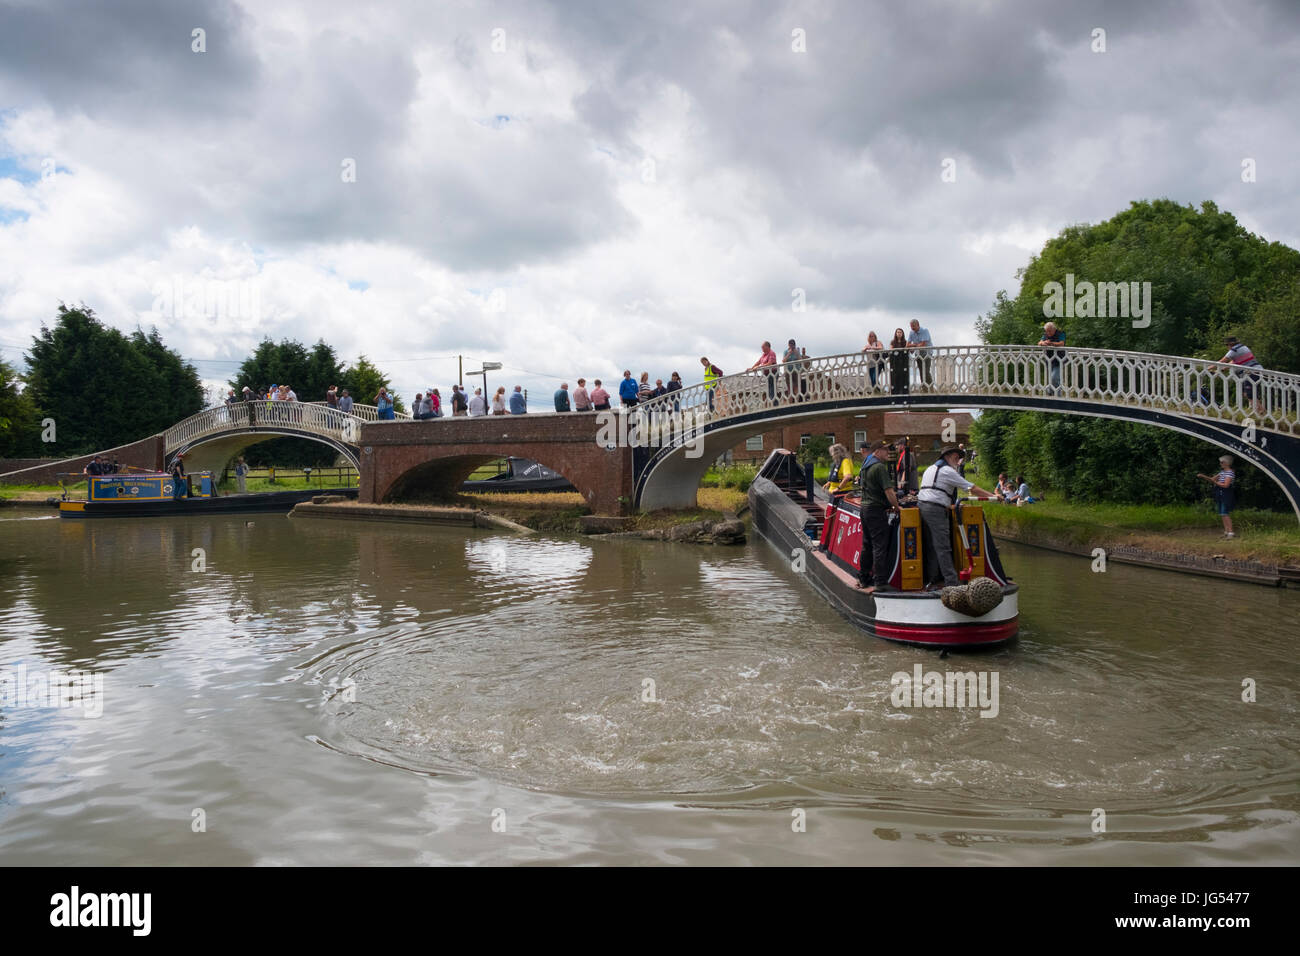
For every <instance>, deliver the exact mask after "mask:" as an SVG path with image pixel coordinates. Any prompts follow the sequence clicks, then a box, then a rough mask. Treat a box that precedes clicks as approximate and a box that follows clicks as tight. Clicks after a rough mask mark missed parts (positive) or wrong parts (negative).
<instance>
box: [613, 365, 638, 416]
mask: <svg viewBox="0 0 1300 956" xmlns="http://www.w3.org/2000/svg"><path fill="white" fill-rule="evenodd" d="M638 394H640V391H639V389H638V388H637V386H636V379H634V378H633V377H632V370H631V369H627V368H625V369H623V381H621V382H619V383H618V397H619V398H621V399H622V400H623V407H624V408H636V404H637V395H638Z"/></svg>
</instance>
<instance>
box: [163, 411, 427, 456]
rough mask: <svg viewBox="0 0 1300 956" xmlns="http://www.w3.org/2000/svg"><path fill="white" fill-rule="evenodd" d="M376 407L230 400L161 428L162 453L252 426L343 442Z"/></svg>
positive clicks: (352, 439)
mask: <svg viewBox="0 0 1300 956" xmlns="http://www.w3.org/2000/svg"><path fill="white" fill-rule="evenodd" d="M396 417H397V418H398V419H409V418H410V417H411V416H410V415H409V414H407V413H406V412H398V413H397V414H396ZM378 418H379V410H378V409H377V408H376V407H375V406H374V405H353V406H352V411H351V412H350V413H349V412H341V411H339V410H338V409H337V408H331V407H330V406H329V405H327V404H326V403H324V402H267V401H261V400H258V401H252V402H234V403H233V404H231V405H218V406H217V407H216V408H209V409H205V410H204V411H201V412H199V413H198V414H197V415H191V416H190V417H189V418H187V419H185V420H184V421H181V422H177V423H176V424H175V425H173V426H172V427H171V428H169V429H167V431H165V432H163V444H164V453H165V454H168V455H170V454H171V453H172V452H173V451H175V450H176V449H177V448H184V447H186V446H188V445H190V444H193V443H194V442H195V441H197V440H199V439H202V438H207V437H209V436H212V435H220V434H223V433H235V432H246V431H249V430H250V429H253V428H265V429H267V430H270V431H274V430H275V429H276V428H277V427H279V428H291V429H293V430H294V431H302V432H309V433H311V434H313V435H320V436H321V437H322V438H332V439H333V440H335V441H338V442H342V443H343V444H346V445H355V444H356V443H357V442H358V441H359V440H360V433H361V425H362V423H363V422H373V421H377V420H378Z"/></svg>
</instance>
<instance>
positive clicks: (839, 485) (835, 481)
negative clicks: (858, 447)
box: [826, 442, 853, 494]
mask: <svg viewBox="0 0 1300 956" xmlns="http://www.w3.org/2000/svg"><path fill="white" fill-rule="evenodd" d="M852 487H853V456H852V455H850V454H849V450H848V449H847V448H845V447H844V446H843V445H841V444H840V443H839V442H836V443H835V444H834V445H831V476H830V480H829V481H827V482H826V490H827V491H829V492H830V493H831V494H836V493H837V492H841V493H842V492H845V491H849V490H850V489H851V488H852Z"/></svg>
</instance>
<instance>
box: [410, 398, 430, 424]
mask: <svg viewBox="0 0 1300 956" xmlns="http://www.w3.org/2000/svg"><path fill="white" fill-rule="evenodd" d="M411 417H412V418H413V419H415V420H416V421H417V422H418V421H423V420H424V419H425V418H432V417H433V413H432V412H428V411H427V410H426V408H425V404H424V392H416V393H415V401H413V402H411Z"/></svg>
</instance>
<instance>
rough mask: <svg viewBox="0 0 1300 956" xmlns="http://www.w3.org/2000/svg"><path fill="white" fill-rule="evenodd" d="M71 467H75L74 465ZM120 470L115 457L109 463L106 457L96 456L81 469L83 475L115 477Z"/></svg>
mask: <svg viewBox="0 0 1300 956" xmlns="http://www.w3.org/2000/svg"><path fill="white" fill-rule="evenodd" d="M73 467H76V466H75V465H74V466H73ZM121 470H122V466H121V465H120V464H119V463H118V460H117V456H116V455H115V456H113V460H112V461H109V460H108V456H107V455H96V456H95V457H94V458H92V459H90V461H88V462H87V463H86V467H85V468H83V469H81V473H82V474H83V475H116V474H117V473H118V472H120V471H121Z"/></svg>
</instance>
